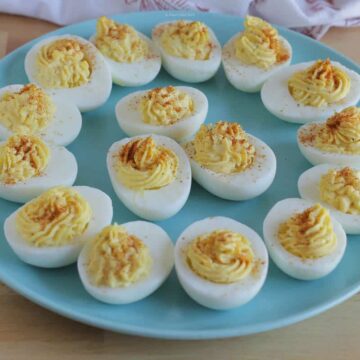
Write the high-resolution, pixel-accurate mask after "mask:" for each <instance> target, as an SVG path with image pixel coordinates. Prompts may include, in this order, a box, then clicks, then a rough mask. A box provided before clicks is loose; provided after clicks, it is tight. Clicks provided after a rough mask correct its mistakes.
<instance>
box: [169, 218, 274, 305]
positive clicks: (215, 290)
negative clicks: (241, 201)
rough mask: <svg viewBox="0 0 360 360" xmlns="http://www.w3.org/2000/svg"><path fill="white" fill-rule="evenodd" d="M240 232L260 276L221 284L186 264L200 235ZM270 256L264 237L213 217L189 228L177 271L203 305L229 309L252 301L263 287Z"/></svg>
mask: <svg viewBox="0 0 360 360" xmlns="http://www.w3.org/2000/svg"><path fill="white" fill-rule="evenodd" d="M219 229H226V230H231V231H234V232H238V233H240V234H242V235H244V236H245V237H247V239H248V240H249V242H250V244H251V247H252V250H253V252H254V255H255V258H254V260H255V261H256V262H257V265H256V266H257V271H256V273H250V274H249V275H248V276H247V277H245V278H244V279H242V280H239V281H237V282H234V283H231V284H219V283H214V282H212V281H209V280H206V279H204V278H202V277H201V276H199V275H197V274H196V273H195V272H194V271H193V270H192V269H191V268H190V267H189V265H188V263H187V261H186V247H187V246H188V244H189V243H190V242H191V241H192V240H194V239H195V238H196V237H197V236H199V235H202V234H204V233H210V232H212V231H214V230H219ZM268 264H269V259H268V253H267V251H266V247H265V245H264V243H263V241H262V239H261V238H260V236H259V235H258V234H257V233H256V232H255V231H254V230H252V229H251V228H249V227H248V226H246V225H244V224H241V223H240V222H238V221H236V220H233V219H230V218H226V217H222V216H216V217H209V218H205V219H203V220H200V221H196V222H194V223H192V224H191V225H190V226H188V227H187V228H186V229H185V230H184V231H183V232H182V233H181V235H180V236H179V238H178V239H177V241H176V245H175V269H176V273H177V276H178V279H179V281H180V284H181V286H182V287H183V288H184V290H185V291H186V293H187V294H188V295H189V296H190V297H191V298H192V299H193V300H195V301H196V302H198V303H199V304H201V305H203V306H205V307H208V308H210V309H214V310H227V309H232V308H235V307H238V306H240V305H243V304H245V303H247V302H249V301H250V300H252V299H253V298H254V297H255V296H256V295H257V294H258V292H259V291H260V289H261V288H262V286H263V284H264V282H265V279H266V275H267V271H268Z"/></svg>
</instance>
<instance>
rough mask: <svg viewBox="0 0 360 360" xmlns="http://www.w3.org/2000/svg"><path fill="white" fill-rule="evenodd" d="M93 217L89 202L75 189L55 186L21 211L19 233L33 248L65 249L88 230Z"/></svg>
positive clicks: (18, 224) (18, 217)
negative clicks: (65, 246) (57, 247)
mask: <svg viewBox="0 0 360 360" xmlns="http://www.w3.org/2000/svg"><path fill="white" fill-rule="evenodd" d="M91 216H92V209H91V207H90V205H89V203H88V201H87V200H86V199H85V198H84V197H83V196H82V195H80V194H79V193H78V192H77V191H76V190H75V189H73V188H68V187H55V188H52V189H50V190H48V191H46V192H44V193H42V194H41V195H40V196H39V197H37V198H35V199H34V200H32V201H30V202H28V203H27V204H25V205H24V206H23V207H22V208H21V209H20V210H19V212H18V213H17V215H16V230H17V231H18V232H19V234H20V235H21V236H22V238H23V239H24V240H25V241H26V242H27V243H28V244H30V245H31V246H34V247H56V246H64V245H68V244H71V243H73V242H74V241H76V238H77V237H78V236H80V235H82V234H83V233H84V232H85V231H86V229H87V228H88V225H89V222H90V220H91Z"/></svg>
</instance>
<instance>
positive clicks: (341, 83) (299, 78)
mask: <svg viewBox="0 0 360 360" xmlns="http://www.w3.org/2000/svg"><path fill="white" fill-rule="evenodd" d="M350 83H351V80H350V77H349V75H348V74H347V73H346V72H345V71H343V70H342V69H340V68H338V67H336V66H334V65H332V64H331V62H330V60H329V59H327V60H317V61H316V62H315V63H314V64H313V65H311V66H310V67H309V68H307V69H305V70H302V71H298V72H296V73H294V74H293V75H292V76H291V77H290V78H289V80H288V88H289V92H290V94H291V96H292V97H293V98H294V99H295V100H296V101H297V102H298V103H300V104H302V105H307V106H314V107H322V106H328V105H331V104H334V103H338V102H340V101H341V100H342V99H344V98H345V96H346V95H347V94H348V93H349V91H350Z"/></svg>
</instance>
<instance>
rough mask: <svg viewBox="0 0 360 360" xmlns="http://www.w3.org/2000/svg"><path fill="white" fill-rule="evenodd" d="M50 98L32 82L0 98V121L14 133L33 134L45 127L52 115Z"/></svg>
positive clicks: (53, 106) (52, 109) (52, 104)
mask: <svg viewBox="0 0 360 360" xmlns="http://www.w3.org/2000/svg"><path fill="white" fill-rule="evenodd" d="M54 113H55V105H54V103H53V102H52V100H51V98H50V97H49V96H48V95H47V94H46V93H45V92H44V91H43V90H42V89H40V88H38V87H37V86H35V85H33V84H28V85H25V86H23V87H22V88H21V89H20V90H19V91H18V92H6V93H5V94H3V95H2V97H1V98H0V123H1V124H2V125H3V126H5V127H6V128H7V129H9V130H11V131H12V132H14V133H21V134H34V133H36V132H39V131H40V130H42V129H44V128H46V127H47V126H48V124H49V122H50V121H51V120H52V118H53V117H54Z"/></svg>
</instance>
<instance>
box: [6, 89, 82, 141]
mask: <svg viewBox="0 0 360 360" xmlns="http://www.w3.org/2000/svg"><path fill="white" fill-rule="evenodd" d="M23 86H24V85H18V84H14V85H8V86H5V87H3V88H1V89H0V98H1V97H2V96H3V94H4V93H6V92H10V93H13V92H18V91H20V90H21V89H22V87H23ZM49 95H50V94H49ZM51 99H52V101H53V103H54V105H55V107H56V110H55V114H54V117H53V118H52V119H51V120H50V122H49V124H48V126H47V127H46V128H44V129H42V130H41V131H40V132H39V133H37V134H36V135H38V136H41V137H42V138H43V139H44V141H46V142H49V143H54V144H58V145H63V146H67V145H69V144H70V143H72V142H73V141H74V140H75V139H76V138H77V136H78V135H79V133H80V130H81V125H82V117H81V113H80V111H79V109H78V108H77V106H76V105H75V104H73V103H69V102H65V101H64V100H62V99H61V98H59V96H51ZM13 134H14V133H13V132H12V131H11V130H9V129H8V128H6V127H5V126H3V125H1V124H0V140H5V139H7V138H8V137H9V136H11V135H13Z"/></svg>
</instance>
